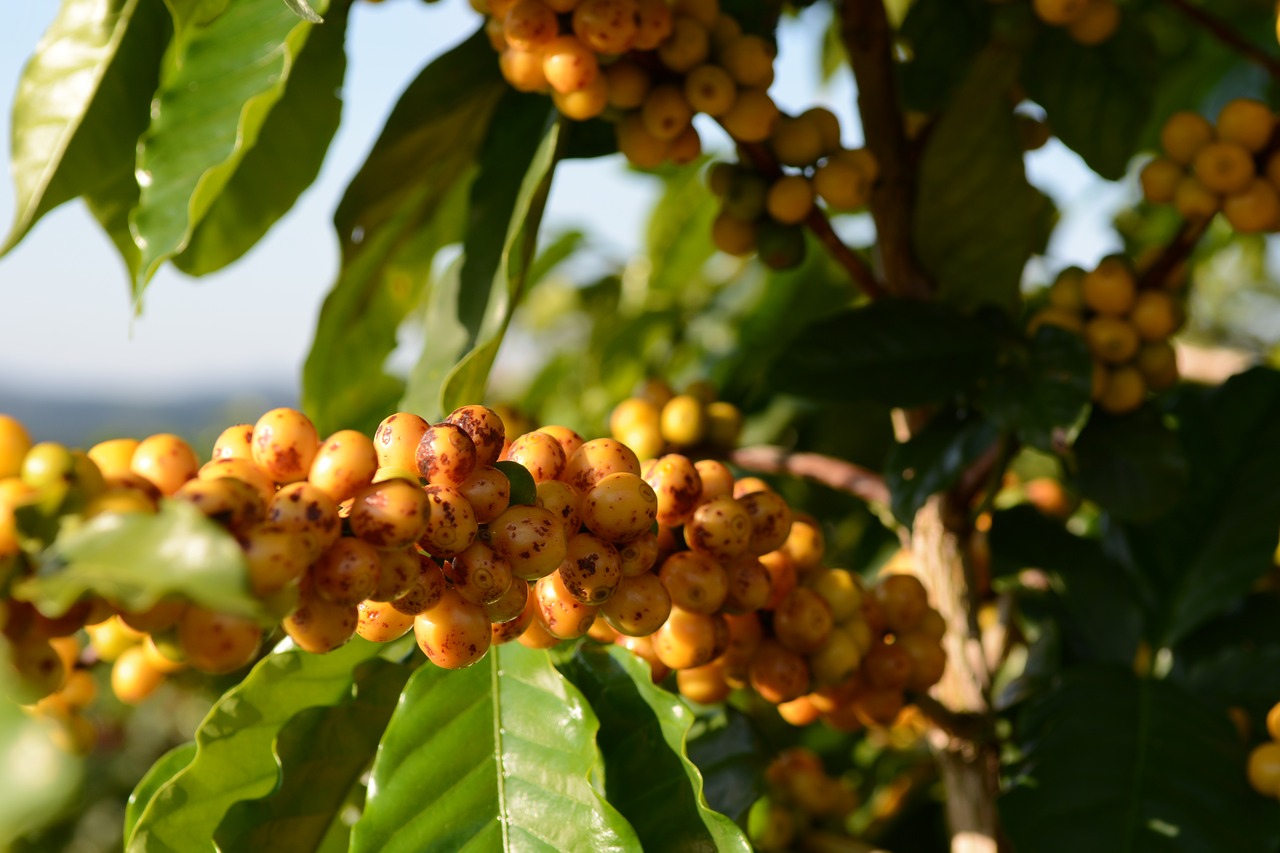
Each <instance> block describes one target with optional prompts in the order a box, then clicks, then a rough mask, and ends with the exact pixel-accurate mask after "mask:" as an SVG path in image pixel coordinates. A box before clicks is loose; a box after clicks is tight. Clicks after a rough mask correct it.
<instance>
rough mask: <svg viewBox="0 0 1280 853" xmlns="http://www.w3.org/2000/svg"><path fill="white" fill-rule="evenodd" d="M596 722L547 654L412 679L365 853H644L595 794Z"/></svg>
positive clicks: (360, 844) (501, 651)
mask: <svg viewBox="0 0 1280 853" xmlns="http://www.w3.org/2000/svg"><path fill="white" fill-rule="evenodd" d="M597 729H598V723H597V721H596V716H595V714H594V713H593V712H592V710H591V707H590V706H589V705H588V704H587V703H586V702H585V701H584V700H583V698H582V694H581V693H579V692H578V690H577V689H576V688H575V687H574V686H573V685H572V684H570V683H569V682H568V681H567V680H565V678H564V677H563V676H561V675H560V673H558V672H557V671H556V670H555V668H554V667H553V666H552V665H551V662H550V659H549V657H548V656H547V653H546V652H539V651H533V650H531V649H526V648H524V647H523V646H521V645H519V644H518V643H511V644H508V645H504V646H498V647H495V648H493V649H491V650H490V652H489V654H488V655H486V656H485V658H484V659H483V660H482V661H480V662H479V663H477V664H475V665H474V666H472V667H470V668H468V669H463V670H455V671H448V670H442V669H438V668H436V667H433V666H424V667H422V668H421V669H419V670H418V671H417V672H416V673H415V674H414V676H413V678H411V679H410V680H409V685H408V687H407V688H406V689H405V692H404V696H403V699H402V700H401V703H400V707H399V708H397V709H396V712H395V714H394V715H393V716H392V718H391V723H390V725H388V726H387V731H386V734H384V735H383V738H382V745H381V746H380V747H379V748H378V757H377V759H376V760H375V761H374V764H373V776H372V778H371V780H370V782H369V796H368V800H367V802H366V805H365V811H364V815H363V817H361V818H360V820H359V821H358V822H357V823H356V825H355V828H354V830H353V831H352V836H351V841H352V843H351V849H352V851H354V853H364V852H365V851H378V853H399V851H413V853H419V851H423V850H449V851H462V850H467V851H472V850H474V851H481V850H485V851H488V850H544V851H548V853H552V852H553V851H557V853H558V851H567V850H593V851H614V850H617V851H622V850H637V849H639V843H638V841H637V839H636V835H635V832H634V830H632V828H631V827H630V826H629V825H628V824H627V822H626V820H624V819H623V818H622V816H621V815H619V814H618V812H617V811H615V810H614V808H613V807H612V806H610V805H609V803H608V802H606V801H605V799H604V798H603V797H602V796H600V794H599V793H597V792H596V790H595V789H594V788H593V787H592V785H591V779H592V778H593V777H594V776H596V775H598V773H599V772H600V764H601V759H600V753H599V750H598V749H597V748H596V744H595V736H596V731H597Z"/></svg>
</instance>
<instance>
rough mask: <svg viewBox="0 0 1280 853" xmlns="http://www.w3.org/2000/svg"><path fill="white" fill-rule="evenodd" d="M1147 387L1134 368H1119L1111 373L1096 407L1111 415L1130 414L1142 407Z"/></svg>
mask: <svg viewBox="0 0 1280 853" xmlns="http://www.w3.org/2000/svg"><path fill="white" fill-rule="evenodd" d="M1146 396H1147V385H1146V383H1145V382H1144V381H1143V379H1142V374H1141V373H1140V372H1139V371H1138V369H1137V368H1136V367H1128V366H1126V367H1119V368H1116V369H1115V370H1113V371H1111V373H1110V375H1108V377H1107V384H1106V386H1105V387H1104V388H1103V390H1102V396H1101V397H1099V398H1098V405H1099V406H1101V407H1102V408H1103V409H1104V410H1106V411H1108V412H1111V413H1112V414H1116V415H1120V414H1124V413H1125V412H1131V411H1133V410H1134V409H1136V408H1138V407H1139V406H1141V405H1142V401H1143V400H1144V399H1145V398H1146Z"/></svg>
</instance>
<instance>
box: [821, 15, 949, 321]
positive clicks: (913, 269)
mask: <svg viewBox="0 0 1280 853" xmlns="http://www.w3.org/2000/svg"><path fill="white" fill-rule="evenodd" d="M840 29H841V36H842V38H843V40H844V47H845V51H846V52H847V53H848V54H849V64H850V65H851V66H852V67H853V76H854V78H855V79H856V80H857V81H858V111H859V113H860V114H861V116H862V130H863V133H864V135H865V136H866V140H867V148H868V149H870V151H871V153H872V154H874V155H875V157H876V161H877V162H878V163H879V164H880V182H879V185H878V186H877V188H876V189H875V190H874V191H873V192H872V194H871V215H872V217H873V218H874V219H875V222H876V238H877V243H878V245H879V249H880V263H881V265H882V266H883V268H884V278H885V282H886V284H887V285H888V289H889V291H890V292H891V293H896V294H899V295H902V296H911V297H915V298H919V299H922V298H926V297H928V296H929V295H930V293H931V292H932V289H933V288H932V286H931V285H930V283H929V280H928V278H927V277H926V276H925V275H924V274H923V272H922V271H921V270H920V268H919V267H918V265H917V264H916V261H915V256H914V254H913V252H912V248H911V214H912V211H913V210H914V209H915V205H914V204H913V202H914V199H915V191H916V174H915V166H914V163H913V158H912V156H911V152H910V150H909V145H908V142H907V132H906V128H905V126H904V125H903V121H902V109H901V107H900V106H899V104H898V93H897V88H896V86H895V85H894V70H893V39H892V33H891V32H890V29H889V19H888V17H887V15H886V14H885V9H884V0H844V2H843V3H841V5H840Z"/></svg>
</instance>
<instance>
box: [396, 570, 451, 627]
mask: <svg viewBox="0 0 1280 853" xmlns="http://www.w3.org/2000/svg"><path fill="white" fill-rule="evenodd" d="M418 564H419V567H420V568H421V570H422V573H421V574H420V575H419V576H418V580H417V582H416V583H414V584H413V585H412V586H410V587H409V589H408V591H407V592H405V593H404V594H403V595H401V596H400V597H398V598H393V599H392V600H391V606H392V607H394V608H395V609H396V610H399V611H400V612H401V613H405V614H408V615H410V616H417V615H418V614H419V613H422V612H424V611H426V610H428V609H430V608H432V607H434V606H435V603H436V602H437V601H439V600H440V596H441V595H443V594H444V591H445V589H446V588H447V587H448V583H447V582H446V581H445V577H444V571H443V570H441V568H440V564H439V563H437V562H436V561H435V560H433V559H431V558H430V557H426V556H419V560H418Z"/></svg>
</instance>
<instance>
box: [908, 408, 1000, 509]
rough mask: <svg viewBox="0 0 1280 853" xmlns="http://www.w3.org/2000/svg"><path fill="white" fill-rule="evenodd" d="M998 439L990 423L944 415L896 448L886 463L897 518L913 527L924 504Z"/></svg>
mask: <svg viewBox="0 0 1280 853" xmlns="http://www.w3.org/2000/svg"><path fill="white" fill-rule="evenodd" d="M999 436H1000V429H999V428H998V427H997V426H996V425H995V424H993V423H991V422H990V421H987V420H984V419H982V418H980V417H976V416H970V417H967V418H966V417H959V416H957V415H956V414H954V413H949V412H944V413H942V414H939V415H937V416H936V417H934V418H933V420H931V421H929V423H928V424H927V425H926V426H925V428H924V429H922V430H921V431H920V432H918V433H916V434H915V435H914V436H912V437H911V439H910V440H909V441H907V442H906V443H905V444H899V445H897V446H896V447H894V449H893V451H892V452H890V454H889V458H888V459H887V460H886V461H885V483H886V484H887V485H888V486H889V494H890V508H891V509H892V510H893V515H894V517H895V518H897V519H898V521H900V522H902V523H903V524H905V525H907V526H908V527H910V526H911V523H912V521H913V520H914V519H915V517H916V512H918V511H919V509H920V508H921V507H922V506H924V504H925V501H927V500H928V499H929V497H930V496H931V495H935V494H937V493H938V492H941V491H944V490H946V489H949V488H950V487H951V486H952V485H954V484H955V482H956V480H958V479H959V477H960V475H961V474H962V473H964V470H965V469H966V468H968V467H969V465H970V464H972V463H973V462H974V460H976V459H977V458H978V457H979V456H981V455H982V454H983V453H985V452H986V451H988V450H990V449H991V447H992V445H993V444H994V443H995V441H996V439H998V438H999Z"/></svg>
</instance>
